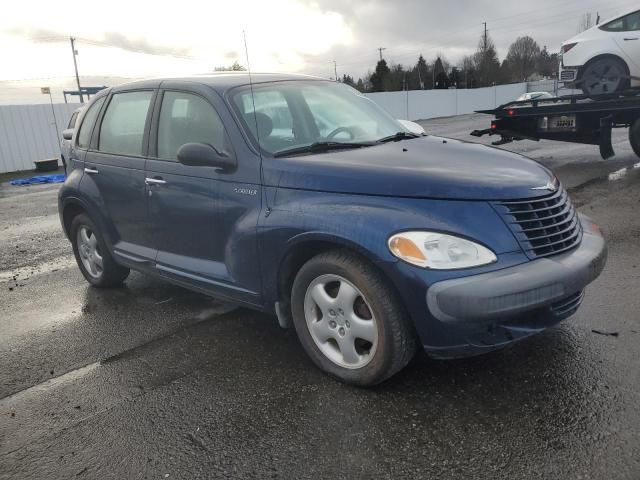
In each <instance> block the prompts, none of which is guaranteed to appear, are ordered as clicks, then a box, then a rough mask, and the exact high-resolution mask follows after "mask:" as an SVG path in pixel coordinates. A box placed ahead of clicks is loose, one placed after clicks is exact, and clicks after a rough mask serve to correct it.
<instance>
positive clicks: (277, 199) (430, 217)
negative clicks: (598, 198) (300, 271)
mask: <svg viewBox="0 0 640 480" xmlns="http://www.w3.org/2000/svg"><path fill="white" fill-rule="evenodd" d="M273 190H276V189H273ZM267 198H273V199H274V201H273V203H272V204H271V205H269V208H270V214H269V215H268V216H266V217H264V216H263V217H261V219H260V221H259V223H258V242H259V243H258V245H259V248H260V256H261V265H262V272H263V285H264V286H265V300H266V302H267V303H270V302H275V301H277V300H278V298H277V297H278V291H277V290H278V278H279V271H280V268H281V267H282V263H283V261H284V259H285V258H287V256H288V255H289V253H290V252H291V251H292V250H294V249H295V248H297V247H298V246H300V245H301V244H304V243H306V244H309V243H310V242H323V243H331V244H335V245H336V246H344V247H347V248H350V249H352V250H354V251H356V252H358V253H360V254H361V255H363V256H364V257H366V258H368V259H369V260H370V261H371V262H373V263H375V264H377V265H379V266H380V267H381V269H382V270H384V271H386V272H388V271H389V270H392V269H393V265H395V264H396V263H398V260H397V259H396V258H395V257H394V256H393V255H392V254H391V252H390V251H389V249H388V247H387V241H388V238H389V237H390V236H391V235H393V234H394V233H397V232H399V231H406V230H433V231H441V232H447V233H451V234H454V235H458V236H463V237H466V238H470V239H473V240H475V241H478V242H480V243H482V244H484V245H486V246H487V247H488V248H490V249H491V250H493V251H494V252H495V253H496V254H498V255H499V254H502V253H509V252H521V249H520V246H519V245H518V243H517V241H516V239H515V238H514V237H513V234H512V233H511V232H510V231H509V230H508V228H507V227H506V225H505V224H504V222H503V221H502V219H501V218H500V217H499V216H498V214H497V213H495V211H494V210H493V208H491V206H490V205H489V203H487V202H482V201H447V200H429V199H416V198H398V197H382V196H367V195H349V194H335V193H323V192H312V191H302V190H293V189H280V190H277V191H272V192H268V195H267Z"/></svg>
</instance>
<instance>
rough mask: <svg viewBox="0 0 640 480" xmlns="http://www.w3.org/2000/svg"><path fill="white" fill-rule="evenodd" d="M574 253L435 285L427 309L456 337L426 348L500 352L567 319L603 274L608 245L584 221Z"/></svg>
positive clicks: (450, 353) (446, 353)
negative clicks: (592, 284) (447, 342)
mask: <svg viewBox="0 0 640 480" xmlns="http://www.w3.org/2000/svg"><path fill="white" fill-rule="evenodd" d="M580 221H581V223H582V226H583V231H584V235H583V238H582V242H581V244H580V245H579V246H578V247H577V248H575V249H574V250H572V251H570V252H567V253H564V254H560V255H555V256H552V257H546V258H539V259H537V260H533V261H531V262H527V263H524V264H521V265H517V266H514V267H510V268H505V269H503V270H498V271H495V272H489V273H484V274H480V275H474V276H470V277H463V278H457V279H452V280H445V281H442V282H438V283H435V284H433V285H431V287H430V288H429V289H428V290H427V305H428V307H429V311H430V313H431V315H432V316H433V317H434V319H435V320H436V321H437V322H438V323H439V324H440V326H441V328H444V329H449V330H450V331H451V332H452V333H453V332H455V335H453V336H454V338H457V340H458V341H457V342H456V344H455V345H448V346H437V347H436V346H429V345H425V349H427V350H428V351H429V352H430V353H431V354H432V355H434V356H436V357H440V358H452V357H463V356H470V355H474V354H479V353H483V352H484V351H487V350H491V349H495V348H499V347H501V346H504V345H506V344H508V343H511V342H513V341H515V340H519V339H522V338H525V337H527V336H530V335H532V334H534V333H538V332H540V331H542V330H544V329H546V328H548V327H550V326H552V325H555V324H557V323H558V322H560V321H561V320H563V319H565V318H567V317H569V316H571V315H572V314H573V313H575V311H576V310H577V309H578V307H579V305H580V302H581V300H582V292H583V291H584V289H585V287H586V286H587V285H588V284H590V283H591V282H593V281H594V280H595V279H596V278H597V277H598V276H599V275H600V273H601V272H602V270H603V268H604V266H605V263H606V259H607V248H606V243H605V240H604V238H603V237H602V235H601V234H600V232H599V231H598V230H597V227H594V225H593V222H591V220H590V219H589V218H588V217H585V216H584V215H580Z"/></svg>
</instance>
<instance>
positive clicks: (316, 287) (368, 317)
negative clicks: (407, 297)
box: [291, 251, 417, 386]
mask: <svg viewBox="0 0 640 480" xmlns="http://www.w3.org/2000/svg"><path fill="white" fill-rule="evenodd" d="M291 301H292V312H293V323H294V326H295V328H296V332H297V334H298V338H299V339H300V342H301V343H302V346H303V348H304V350H305V351H306V352H307V354H308V355H309V357H311V360H313V362H314V363H315V364H316V365H317V366H318V367H319V368H320V369H322V370H324V371H325V372H327V373H328V374H330V375H332V376H334V377H336V378H338V379H339V380H341V381H343V382H345V383H349V384H352V385H357V386H371V385H376V384H378V383H380V382H382V381H384V380H386V379H387V378H389V377H391V376H392V375H393V374H395V373H396V372H398V371H400V370H401V369H402V368H404V367H405V366H406V365H407V363H409V361H410V360H411V358H413V356H414V354H415V352H416V347H417V342H416V336H415V332H414V330H413V327H412V325H411V324H410V322H409V319H408V318H407V315H406V313H405V309H404V307H403V305H402V303H401V301H400V299H399V298H398V294H397V293H396V292H395V291H394V290H393V289H392V288H391V286H390V285H389V283H388V281H387V280H386V279H385V278H384V276H383V275H382V274H381V273H379V272H377V271H376V270H374V268H373V267H372V266H370V265H369V264H368V263H367V262H366V261H364V260H362V259H361V258H360V257H358V256H356V255H354V254H352V253H350V252H346V251H331V252H326V253H322V254H320V255H318V256H316V257H314V258H312V259H311V260H309V261H308V262H307V263H306V264H305V265H303V267H302V268H301V269H300V271H299V272H298V274H297V276H296V278H295V281H294V284H293V289H292V295H291Z"/></svg>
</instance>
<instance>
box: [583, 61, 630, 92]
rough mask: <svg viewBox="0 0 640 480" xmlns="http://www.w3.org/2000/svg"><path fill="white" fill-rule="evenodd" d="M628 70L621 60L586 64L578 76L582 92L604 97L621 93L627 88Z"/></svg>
mask: <svg viewBox="0 0 640 480" xmlns="http://www.w3.org/2000/svg"><path fill="white" fill-rule="evenodd" d="M628 75H629V70H628V68H627V66H626V65H625V63H624V62H623V61H622V60H618V59H616V58H610V57H607V58H601V59H599V60H596V61H594V62H590V63H588V64H587V65H586V66H585V67H584V68H583V69H582V74H581V76H580V78H581V80H582V92H583V93H584V94H585V95H587V96H589V97H593V96H597V95H606V94H613V93H618V92H621V91H622V90H625V89H626V88H628V85H629V79H628V78H625V77H627V76H628Z"/></svg>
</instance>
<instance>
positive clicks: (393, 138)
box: [378, 132, 420, 143]
mask: <svg viewBox="0 0 640 480" xmlns="http://www.w3.org/2000/svg"><path fill="white" fill-rule="evenodd" d="M419 136H420V135H418V134H417V133H411V132H398V133H394V134H393V135H389V136H388V137H383V138H381V139H379V140H378V143H388V142H398V141H400V140H407V139H409V138H418V137H419Z"/></svg>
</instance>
